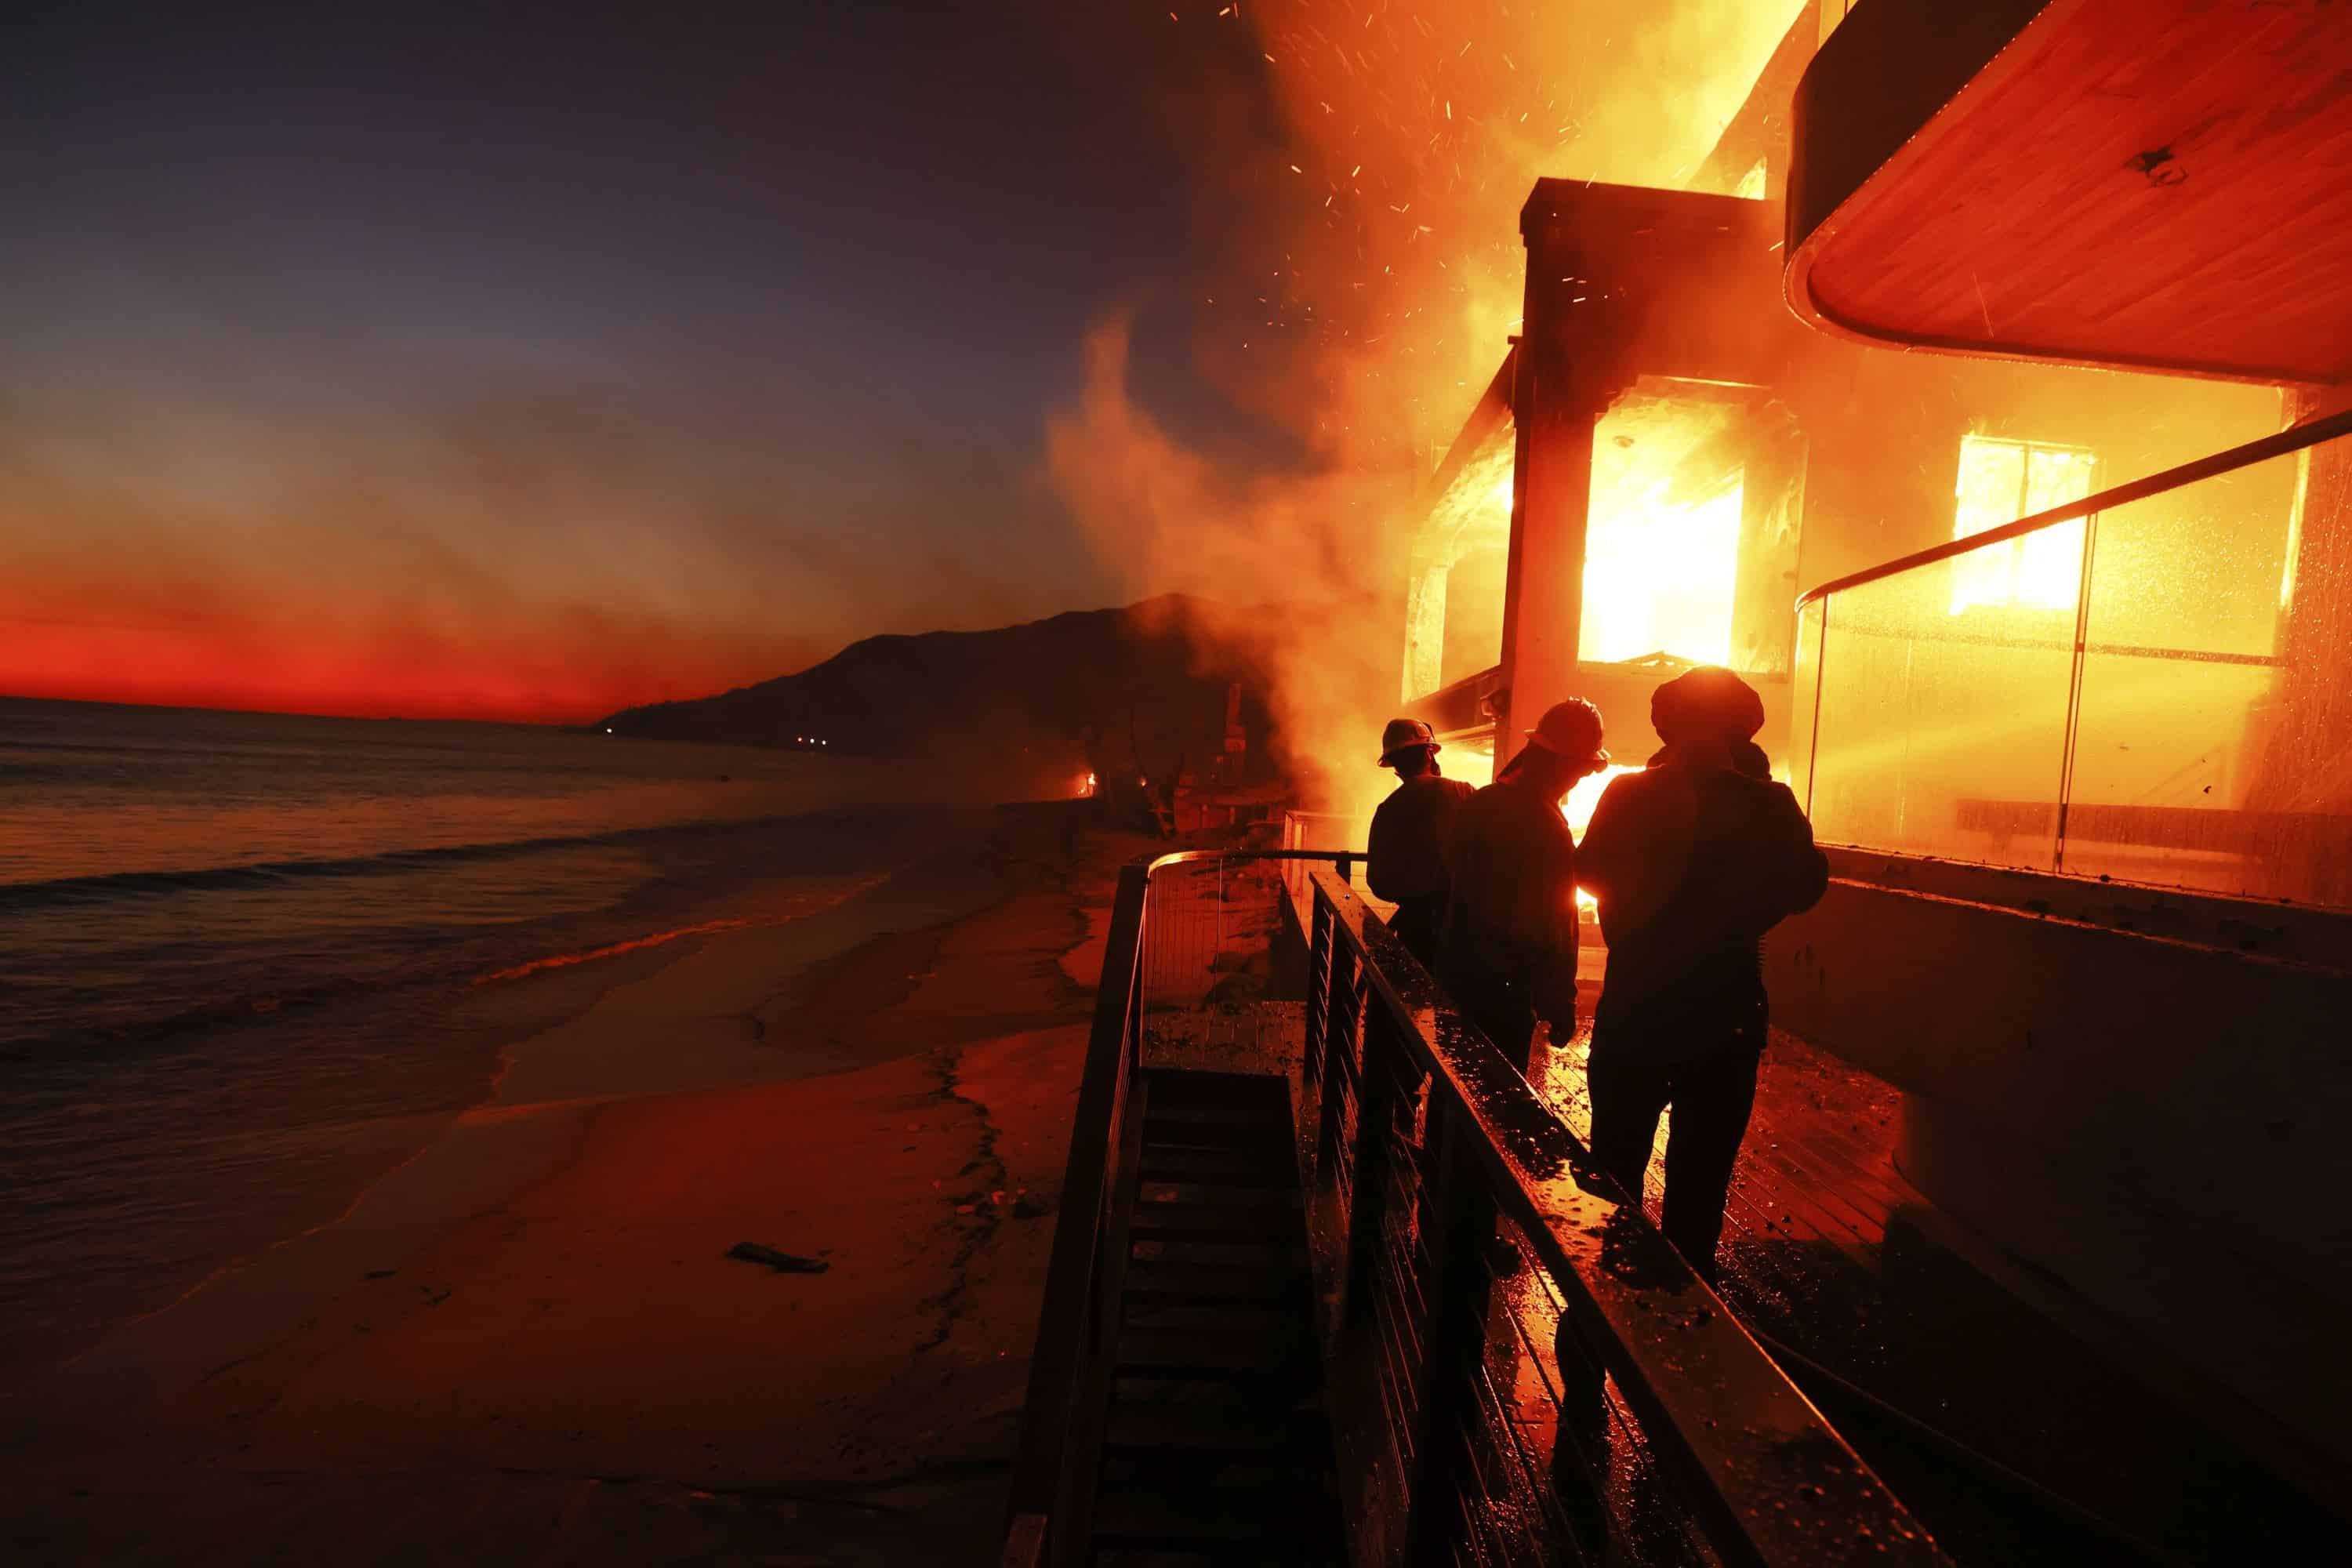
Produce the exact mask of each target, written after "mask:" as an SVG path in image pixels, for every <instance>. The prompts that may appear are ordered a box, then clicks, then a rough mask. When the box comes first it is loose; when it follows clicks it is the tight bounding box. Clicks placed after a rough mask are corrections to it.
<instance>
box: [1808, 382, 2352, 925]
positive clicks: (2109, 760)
mask: <svg viewBox="0 0 2352 1568" xmlns="http://www.w3.org/2000/svg"><path fill="white" fill-rule="evenodd" d="M2347 508H2352V414H2346V415H2337V416H2333V417H2330V418H2327V419H2324V420H2318V421H2315V422H2313V423H2311V424H2309V425H2305V426H2298V427H2296V428H2294V429H2291V430H2288V431H2285V432H2283V433H2282V434H2279V435H2276V436H2272V437H2265V438H2263V439H2262V440H2259V441H2253V442H2249V443H2247V444H2246V445H2244V446H2242V447H2234V448H2232V449H2231V450H2229V451H2226V452H2222V453H2219V454H2217V455H2215V456H2213V457H2210V458H2201V459H2200V460H2199V461H2197V462H2194V463H2189V464H2185V465H2183V466H2181V467H2179V468H2173V469H2169V470H2168V471H2166V472H2163V473H2160V474H2157V475H2154V476H2152V477H2150V478H2148V479H2140V480H2137V481H2135V482H2133V483H2131V484H2127V485H2121V486H2117V487H2116V488H2114V489H2107V490H2104V491H2101V492H2099V493H2097V494H2095V495H2089V496H2085V497H2084V498H2083V499H2081V500H2076V501H2073V502H2070V503H2068V504H2066V505H2064V506H2060V507H2054V508H2052V509H2050V510H2045V511H2042V512H2039V513H2036V514H2035V515H2033V516H2032V517H2028V518H2024V519H2021V520H2020V521H2016V522H2013V523H2010V524H2007V525H2005V526H2003V527H2000V528H1996V529H1992V530H1990V531H1986V532H1983V533H1979V534H1976V535H1973V536H1970V537H1968V538H1965V539H1958V540H1954V541H1951V542H1948V543H1946V544H1942V545H1938V546H1937V547H1935V548H1934V549H1931V550H1925V551H1921V552H1916V553H1915V554H1912V555H1907V556H1905V557H1902V558H1901V559H1899V560H1896V561H1892V562H1889V563H1885V565H1882V566H1878V567H1875V568H1873V569H1872V570H1870V571H1868V572H1864V573H1859V574H1854V575H1853V576H1850V577H1844V578H1841V579H1839V580H1838V581H1836V582H1833V583H1828V584H1823V585H1822V586H1821V587H1818V588H1815V589H1813V590H1812V591H1811V593H1809V594H1807V595H1805V596H1804V597H1803V598H1802V599H1801V600H1800V601H1799V605H1798V615H1799V626H1798V638H1797V644H1798V652H1797V669H1796V679H1795V710H1794V714H1793V723H1792V727H1791V736H1792V744H1793V746H1794V748H1795V751H1796V758H1795V763H1796V765H1795V776H1796V778H1797V780H1798V786H1799V788H1800V790H1801V793H1802V794H1803V795H1804V796H1805V798H1806V803H1807V807H1808V810H1809V812H1810V813H1811V817H1812V821H1813V827H1814V831H1815V833H1816V834H1817V835H1818V836H1819V837H1821V838H1822V840H1823V841H1824V842H1831V843H1840V844H1850V845H1853V846H1857V847H1864V848H1869V849H1880V850H1889V851H1893V852H1896V853H1902V854H1914V855H1924V856H1934V857H1937V858H1947V859H1958V860H1976V861H1982V862H1986V863H1989V864H1993V865H2002V866H2013V867H2024V868H2032V869H2036V870H2042V871H2060V872H2064V873H2067V874H2070V875H2076V876H2087V877H2105V878H2108V879H2114V880H2118V881H2135V882H2147V883H2154V884H2159V885H2170V886H2184V887H2190V888H2197V889H2204V890H2207V891H2210V892H2218V893H2226V894H2232V895H2240V896H2246V897H2256V898H2265V899H2292V900H2298V901H2305V902H2316V903H2321V904H2334V905H2352V815H2347V810H2346V805H2345V800H2346V795H2345V791H2346V788H2347V782H2352V780H2347V769H2352V746H2347V735H2352V731H2347V726H2346V725H2345V724H2344V723H2343V721H2342V714H2341V712H2340V711H2339V710H2340V706H2341V704H2340V701H2339V700H2338V698H2337V697H2336V692H2337V691H2338V690H2339V689H2340V687H2341V684H2342V680H2341V676H2340V674H2339V673H2337V670H2336V665H2337V661H2339V660H2340V659H2341V658H2342V657H2343V653H2342V646H2341V645H2342V640H2343V639H2342V636H2341V634H2342V632H2343V631H2344V630H2345V629H2346V628H2347V626H2352V614H2348V613H2347V588H2346V585H2345V584H2344V583H2343V582H2342V581H2341V580H2340V579H2341V576H2342V573H2341V571H2340V570H2338V571H2336V573H2335V576H2336V578H2337V580H2335V581H2326V580H2317V581H2314V580H2305V581H2301V582H2298V581H2297V580H2296V579H2297V574H2298V572H2301V573H2302V574H2304V575H2305V577H2306V579H2308V578H2310V577H2311V576H2313V575H2315V574H2314V572H2313V567H2312V562H2313V561H2314V560H2333V561H2335V562H2336V563H2337V566H2338V567H2339V568H2340V567H2341V566H2342V565H2343V563H2344V552H2343V551H2342V550H2341V548H2340V544H2339V546H2338V547H2335V548H2333V549H2332V552H2331V550H2328V549H2323V550H2322V551H2321V552H2319V553H2318V554H2316V555H2315V554H2314V552H2312V550H2311V549H2310V546H2311V545H2312V544H2313V542H2315V541H2321V542H2325V541H2329V540H2334V541H2337V542H2340V541H2341V539H2342V538H2343V536H2344V532H2345V531H2346V530H2347V528H2352V513H2347ZM2331 628H2332V629H2331Z"/></svg>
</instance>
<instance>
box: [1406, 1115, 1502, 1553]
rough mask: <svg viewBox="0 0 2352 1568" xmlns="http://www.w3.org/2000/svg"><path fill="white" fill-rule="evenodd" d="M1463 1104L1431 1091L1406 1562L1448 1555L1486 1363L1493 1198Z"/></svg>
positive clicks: (1461, 1518) (1470, 1473) (1465, 1488)
mask: <svg viewBox="0 0 2352 1568" xmlns="http://www.w3.org/2000/svg"><path fill="white" fill-rule="evenodd" d="M1465 1135H1473V1136H1475V1134H1469V1133H1468V1132H1467V1130H1466V1129H1465V1127H1464V1126H1463V1124H1462V1122H1461V1121H1460V1118H1459V1115H1458V1113H1456V1112H1455V1111H1454V1110H1452V1109H1451V1108H1450V1107H1446V1106H1444V1104H1443V1102H1442V1101H1441V1100H1440V1099H1439V1098H1438V1097H1435V1096H1433V1097H1432V1098H1431V1102H1430V1108H1429V1123H1428V1132H1427V1135H1426V1137H1425V1139H1424V1142H1423V1191H1422V1200H1421V1233H1422V1244H1423V1247H1425V1248H1426V1249H1427V1251H1428V1254H1429V1279H1428V1282H1427V1285H1426V1289H1428V1290H1429V1292H1430V1295H1429V1322H1428V1327H1427V1329H1426V1330H1425V1331H1424V1332H1423V1339H1422V1358H1421V1369H1422V1370H1421V1388H1420V1390H1419V1391H1418V1392H1419V1395H1420V1397H1419V1398H1418V1399H1417V1400H1416V1401H1415V1405H1416V1406H1417V1407H1418V1410H1419V1412H1420V1415H1419V1418H1418V1420H1417V1422H1416V1426H1417V1427H1418V1430H1417V1431H1416V1432H1415V1434H1414V1438H1413V1449H1412V1455H1413V1458H1412V1484H1411V1491H1410V1493H1409V1500H1408V1503H1407V1507H1408V1508H1409V1510H1410V1512H1409V1514H1408V1516H1407V1519H1406V1522H1405V1561H1406V1562H1407V1563H1413V1564H1421V1563H1453V1562H1454V1547H1455V1546H1456V1545H1457V1544H1458V1543H1459V1542H1460V1540H1461V1537H1462V1533H1463V1530H1464V1526H1465V1522H1466V1521H1465V1507H1466V1505H1467V1504H1468V1502H1469V1491H1470V1486H1471V1483H1472V1482H1474V1481H1475V1477H1476V1471H1475V1467H1474V1466H1473V1465H1472V1464H1471V1463H1470V1462H1469V1461H1470V1458H1471V1454H1470V1448H1469V1445H1470V1443H1471V1442H1472V1441H1473V1438H1472V1437H1471V1435H1470V1434H1471V1428H1472V1426H1473V1424H1474V1420H1475V1416H1476V1415H1477V1412H1478V1394H1477V1380H1478V1378H1479V1376H1480V1375H1481V1373H1482V1372H1483V1370H1484V1366H1485V1352H1486V1327H1487V1325H1486V1318H1487V1301H1488V1298H1489V1296H1490V1294H1491V1291H1492V1286H1493V1279H1494V1274H1493V1268H1492V1267H1491V1265H1490V1263H1489V1261H1488V1258H1487V1254H1488V1251H1489V1250H1490V1248H1491V1247H1493V1245H1494V1240H1495V1214H1496V1210H1495V1202H1494V1199H1493V1197H1492V1195H1491V1194H1489V1193H1488V1191H1487V1187H1486V1179H1485V1173H1483V1172H1482V1171H1481V1170H1480V1169H1479V1167H1478V1163H1477V1162H1476V1160H1475V1158H1473V1157H1472V1156H1471V1153H1470V1151H1469V1150H1468V1149H1467V1148H1465V1145H1464V1142H1463V1141H1464V1138H1465Z"/></svg>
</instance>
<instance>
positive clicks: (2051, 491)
mask: <svg viewBox="0 0 2352 1568" xmlns="http://www.w3.org/2000/svg"><path fill="white" fill-rule="evenodd" d="M2098 462H2099V460H2098V458H2096V457H2095V456H2093V455H2092V454H2091V453H2089V452H2087V451H2084V449H2083V448H2082V447H2052V446H2045V445H2043V444H2042V443H2040V442H2036V441H2004V440H2000V439H1997V438H1996V437H1990V436H1963V437H1960V478H1959V483H1958V486H1957V487H1955V490H1954V496H1955V503H1954V506H1953V509H1952V537H1953V538H1954V539H1967V538H1969V537H1970V536H1971V535H1974V534H1979V533H1982V532H1984V531H1987V530H1988V529H1994V528H1999V527H2000V526H2001V525H2002V524H2004V523H2011V522H2015V521H2017V520H2018V519H2019V518H2021V517H2031V516H2032V515H2033V514H2034V513H2035V512H2038V511H2047V510H2050V509H2051V508H2052V507H2054V506H2063V505H2065V504H2066V503H2067V502H2068V501H2071V500H2082V499H2083V498H2084V496H2086V495H2089V494H2090V493H2091V482H2092V479H2093V477H2094V476H2095V474H2096V473H2097V471H2098ZM2082 579H2083V525H2082V524H2081V523H2080V522H2067V523H2061V524H2059V525H2058V526H2057V527H2055V528H2046V529H2043V530H2042V531H2041V532H2039V533H2030V534H2028V535H2026V536H2025V537H2024V538H2023V539H2012V540H2011V541H2010V542H2008V543H2006V544H1996V545H1993V546H1991V547H1990V548H1989V549H1985V550H1979V551H1975V552H1971V553H1969V554H1967V555H1962V556H1959V557H1958V558H1956V559H1955V560H1954V561H1953V563H1952V614H1954V615H1956V616H1957V615H1958V614H1959V613H1960V612H1961V611H1962V610H1965V609H1967V608H1968V607H1969V605H2013V606H2016V607H2018V608H2021V609H2034V610H2071V609H2073V608H2074V596H2075V595H2076V593H2077V592H2078V591H2079V590H2080V588H2081V586H2082Z"/></svg>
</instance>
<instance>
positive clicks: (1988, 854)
mask: <svg viewBox="0 0 2352 1568" xmlns="http://www.w3.org/2000/svg"><path fill="white" fill-rule="evenodd" d="M2061 528H2062V530H2063V531H2070V532H2071V533H2072V535H2073V538H2074V548H2075V550H2076V552H2077V555H2076V559H2077V560H2078V561H2079V560H2080V553H2079V552H2080V550H2081V540H2082V533H2081V525H2080V524H2079V523H2074V524H2063V525H2061ZM1994 548H2000V547H1994ZM1966 563H1969V557H1968V556H1965V555H1963V556H1959V557H1956V558H1954V559H1951V560H1946V561H1941V562H1937V563H1931V564H1928V565H1925V566H1921V567H1918V568H1916V569H1915V570H1913V571H1909V572H1906V573H1903V574H1899V575H1896V576H1894V577H1887V578H1883V579H1881V580H1880V581H1878V582H1875V583H1869V584H1863V585H1862V586H1859V587H1856V588H1851V589H1847V590H1845V591H1843V592H1842V593H1839V594H1836V595H1832V597H1831V599H1830V601H1829V603H1828V609H1827V614H1828V629H1827V633H1826V636H1825V637H1824V638H1823V642H1822V653H1821V661H1822V663H1821V668H1822V681H1821V698H1820V711H1819V715H1818V722H1817V737H1818V738H1817V742H1816V746H1815V752H1814V769H1815V771H1814V778H1813V797H1812V814H1813V826H1814V831H1815V833H1816V834H1817V835H1818V836H1819V837H1821V838H1822V839H1823V840H1824V841H1827V842H1831V843H1842V844H1853V845H1859V846H1862V847H1867V848H1873V849H1886V850H1892V851H1895V852H1898V853H1903V854H1912V855H1934V856H1939V857H1943V858H1950V859H1961V860H1979V861H1984V862H1987V863H1990V864H1994V865H2003V866H2024V867H2032V868H2041V869H2048V868H2051V867H2052V866H2053V865H2054V864H2055V862H2056V858H2057V819H2058V790H2059V784H2060V775H2061V773H2062V772H2063V766H2064V760H2065V743H2066V709H2067V697H2068V692H2069V687H2070V684H2071V680H2072V677H2073V668H2072V667H2073V654H2074V647H2073V644H2074V596H2075V593H2076V589H2074V588H2069V589H2066V590H2064V591H2063V603H2057V604H2053V603H2047V602H2037V603H2033V604H2030V605H2021V604H2015V603H2006V604H1984V603H1979V602H1975V601H1974V599H1973V598H1972V596H1971V595H1968V594H1966V593H1961V594H1958V595H1956V593H1955V588H1956V586H1958V578H1957V576H1956V571H1957V570H1958V568H1960V567H1962V566H1964V565H1965V564H1966ZM2079 576H2080V574H2079V571H2078V573H2077V583H2078V584H2079ZM2059 592H2060V591H2059V590H2058V589H2057V588H2056V587H2054V586H2053V587H2052V588H2051V590H2050V591H2049V592H2048V593H2046V594H2044V595H2042V600H2043V601H2047V600H2049V599H2051V598H2053V597H2054V596H2056V595H2057V594H2058V593H2059ZM1956 605H1958V607H1957V608H1956V607H1955V606H1956Z"/></svg>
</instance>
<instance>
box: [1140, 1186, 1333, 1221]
mask: <svg viewBox="0 0 2352 1568" xmlns="http://www.w3.org/2000/svg"><path fill="white" fill-rule="evenodd" d="M1138 1189H1139V1190H1138V1191H1137V1193H1136V1207H1137V1208H1138V1209H1158V1208H1169V1207H1177V1206H1181V1207H1187V1208H1199V1209H1214V1210H1216V1211H1217V1212H1218V1213H1220V1214H1286V1215H1297V1214H1299V1213H1301V1212H1303V1211H1302V1209H1301V1206H1300V1205H1299V1201H1298V1194H1297V1190H1296V1189H1294V1188H1289V1187H1262V1186H1261V1187H1237V1186H1223V1185H1221V1184H1217V1183H1213V1182H1191V1181H1185V1182H1170V1181H1145V1182H1141V1183H1139V1184H1138Z"/></svg>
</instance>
